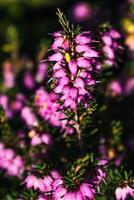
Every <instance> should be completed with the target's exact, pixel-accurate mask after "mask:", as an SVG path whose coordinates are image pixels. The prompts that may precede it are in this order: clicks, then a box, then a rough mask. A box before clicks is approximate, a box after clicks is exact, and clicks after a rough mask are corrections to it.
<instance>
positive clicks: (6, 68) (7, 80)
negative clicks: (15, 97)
mask: <svg viewBox="0 0 134 200" xmlns="http://www.w3.org/2000/svg"><path fill="white" fill-rule="evenodd" d="M3 81H4V86H5V87H6V88H12V87H13V86H14V84H15V76H14V71H13V66H12V64H11V63H10V62H8V61H7V62H4V63H3Z"/></svg>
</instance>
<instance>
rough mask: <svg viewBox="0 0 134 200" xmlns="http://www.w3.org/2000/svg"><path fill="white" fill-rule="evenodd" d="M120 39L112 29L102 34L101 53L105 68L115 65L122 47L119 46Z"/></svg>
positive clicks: (118, 34)
mask: <svg viewBox="0 0 134 200" xmlns="http://www.w3.org/2000/svg"><path fill="white" fill-rule="evenodd" d="M120 38H121V35H120V33H118V32H117V31H116V30H114V29H109V30H108V31H106V32H104V33H103V34H102V42H103V47H102V51H103V54H104V63H103V64H105V65H107V66H112V65H114V64H116V61H117V59H118V57H117V54H118V52H119V50H121V49H122V47H121V46H120V44H119V39H120Z"/></svg>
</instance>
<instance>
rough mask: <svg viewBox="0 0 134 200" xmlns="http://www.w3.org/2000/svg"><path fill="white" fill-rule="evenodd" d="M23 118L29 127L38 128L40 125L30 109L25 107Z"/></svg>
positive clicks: (22, 113) (22, 112)
mask: <svg viewBox="0 0 134 200" xmlns="http://www.w3.org/2000/svg"><path fill="white" fill-rule="evenodd" d="M21 117H22V119H24V121H25V122H26V124H27V125H28V126H37V125H38V121H37V119H36V116H35V114H34V113H33V111H32V109H31V108H30V107H24V108H23V109H22V110H21Z"/></svg>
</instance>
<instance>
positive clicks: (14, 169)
mask: <svg viewBox="0 0 134 200" xmlns="http://www.w3.org/2000/svg"><path fill="white" fill-rule="evenodd" d="M0 168H1V169H4V170H6V173H7V174H8V175H9V176H17V177H21V175H22V173H23V171H24V161H23V159H22V158H21V157H20V156H19V155H15V152H14V151H13V150H12V149H6V148H5V147H4V145H3V144H2V143H0Z"/></svg>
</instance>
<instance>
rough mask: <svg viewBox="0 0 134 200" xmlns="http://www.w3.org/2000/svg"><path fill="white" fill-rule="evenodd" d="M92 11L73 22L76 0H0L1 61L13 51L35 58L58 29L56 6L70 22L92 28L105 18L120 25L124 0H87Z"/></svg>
mask: <svg viewBox="0 0 134 200" xmlns="http://www.w3.org/2000/svg"><path fill="white" fill-rule="evenodd" d="M80 2H84V3H87V4H89V7H90V9H91V15H90V16H89V18H88V19H86V20H83V21H81V22H76V21H75V19H74V18H73V8H74V6H75V5H76V4H78V3H79V1H77V0H0V54H2V55H0V61H2V60H4V59H5V58H9V54H10V53H11V52H12V51H19V54H20V55H27V56H29V57H30V58H32V59H34V58H35V57H36V54H37V52H38V51H39V50H40V49H41V48H42V47H43V46H44V45H45V46H46V48H47V47H48V45H49V44H50V39H51V37H50V35H49V33H52V32H53V31H56V30H58V27H59V24H58V20H57V17H56V15H55V12H56V9H57V8H60V9H62V10H63V11H64V12H65V14H67V16H68V17H69V19H70V20H71V22H73V23H79V24H80V25H81V26H83V27H84V28H87V29H89V28H92V27H94V25H96V24H99V23H101V22H104V21H110V22H111V23H112V24H114V25H115V26H117V27H118V26H119V23H118V21H119V17H120V14H121V13H120V11H119V10H120V7H121V5H122V3H123V2H125V1H123V0H118V1H117V0H111V1H107V0H88V1H80Z"/></svg>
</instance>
